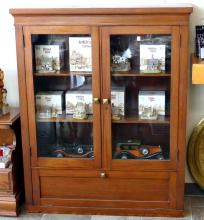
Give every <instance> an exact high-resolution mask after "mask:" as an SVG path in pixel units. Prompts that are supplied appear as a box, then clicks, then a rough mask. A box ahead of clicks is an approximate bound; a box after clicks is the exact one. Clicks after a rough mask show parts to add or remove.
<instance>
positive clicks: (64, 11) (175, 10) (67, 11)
mask: <svg viewBox="0 0 204 220" xmlns="http://www.w3.org/2000/svg"><path fill="white" fill-rule="evenodd" d="M184 6H185V7H180V6H179V7H178V6H177V7H174V6H170V7H166V6H165V7H164V6H162V7H138V8H40V9H37V8H18V9H10V10H9V12H10V14H12V15H14V16H18V15H114V14H117V15H118V14H124V15H125V14H126V15H141V14H190V13H191V12H192V11H193V7H192V6H191V5H184Z"/></svg>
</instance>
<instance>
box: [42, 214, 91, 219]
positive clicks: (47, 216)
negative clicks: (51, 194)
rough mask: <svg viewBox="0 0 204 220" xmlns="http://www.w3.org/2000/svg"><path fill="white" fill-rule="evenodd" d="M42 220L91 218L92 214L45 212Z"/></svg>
mask: <svg viewBox="0 0 204 220" xmlns="http://www.w3.org/2000/svg"><path fill="white" fill-rule="evenodd" d="M41 220H91V215H66V214H44V215H43V216H42V218H41Z"/></svg>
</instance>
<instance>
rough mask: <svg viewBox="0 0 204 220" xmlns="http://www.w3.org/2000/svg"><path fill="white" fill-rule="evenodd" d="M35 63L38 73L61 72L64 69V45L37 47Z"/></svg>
mask: <svg viewBox="0 0 204 220" xmlns="http://www.w3.org/2000/svg"><path fill="white" fill-rule="evenodd" d="M35 63H36V71H37V72H38V73H46V72H56V71H60V70H61V69H63V67H64V48H63V45H35Z"/></svg>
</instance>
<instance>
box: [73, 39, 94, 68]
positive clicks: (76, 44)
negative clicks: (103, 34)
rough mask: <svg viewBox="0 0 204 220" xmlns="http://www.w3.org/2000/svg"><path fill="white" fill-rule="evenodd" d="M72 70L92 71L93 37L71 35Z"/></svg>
mask: <svg viewBox="0 0 204 220" xmlns="http://www.w3.org/2000/svg"><path fill="white" fill-rule="evenodd" d="M69 68H70V71H77V72H80V71H82V72H90V71H92V46H91V37H69Z"/></svg>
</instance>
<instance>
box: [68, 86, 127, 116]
mask: <svg viewBox="0 0 204 220" xmlns="http://www.w3.org/2000/svg"><path fill="white" fill-rule="evenodd" d="M92 99H93V97H92V91H91V90H77V91H67V92H66V94H65V103H66V114H73V113H74V110H75V107H76V104H77V103H78V102H82V103H85V104H86V111H87V114H93V106H92V102H93V101H92ZM111 104H112V106H115V107H118V108H119V109H120V112H121V115H125V88H123V87H121V88H120V87H118V88H113V89H112V91H111Z"/></svg>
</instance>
